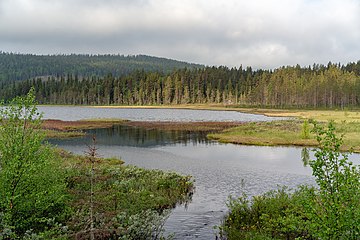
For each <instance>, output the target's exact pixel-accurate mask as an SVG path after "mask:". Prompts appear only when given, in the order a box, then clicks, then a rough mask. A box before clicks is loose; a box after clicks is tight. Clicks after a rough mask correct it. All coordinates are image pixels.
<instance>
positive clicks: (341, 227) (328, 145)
mask: <svg viewBox="0 0 360 240" xmlns="http://www.w3.org/2000/svg"><path fill="white" fill-rule="evenodd" d="M313 132H314V133H315V134H316V136H317V141H318V144H319V148H318V149H317V150H315V157H316V159H315V160H311V161H309V164H310V166H311V168H312V170H313V176H314V177H315V180H316V183H317V185H318V187H317V188H315V187H310V186H300V187H299V188H298V189H297V190H296V191H294V192H291V191H288V190H287V189H286V188H282V189H279V190H277V191H270V192H267V193H265V194H263V195H260V196H255V197H253V198H252V199H251V201H250V200H249V199H248V198H247V196H245V195H244V196H242V197H240V198H238V199H233V198H230V200H229V202H228V207H229V210H230V211H229V213H228V215H227V216H226V218H225V221H224V223H223V225H222V226H221V227H220V228H219V229H220V232H219V234H220V238H222V239H256V238H258V239H267V238H268V239H272V238H276V239H360V224H359V222H360V208H359V206H360V170H359V166H354V165H353V163H351V162H350V161H348V155H347V154H344V153H341V152H340V146H341V144H342V138H341V137H340V138H339V137H337V136H336V134H335V127H334V124H333V123H332V122H330V123H329V125H328V127H327V128H324V127H321V126H319V125H318V124H317V123H314V129H313Z"/></svg>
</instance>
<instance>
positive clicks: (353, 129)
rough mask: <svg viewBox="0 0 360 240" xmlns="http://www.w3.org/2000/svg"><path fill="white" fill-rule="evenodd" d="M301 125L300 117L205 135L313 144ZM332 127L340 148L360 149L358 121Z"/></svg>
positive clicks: (241, 140)
mask: <svg viewBox="0 0 360 240" xmlns="http://www.w3.org/2000/svg"><path fill="white" fill-rule="evenodd" d="M303 126H304V121H301V120H288V121H273V122H258V123H243V124H241V125H240V126H238V127H235V128H230V129H226V130H224V131H222V132H220V133H212V134H208V138H210V139H213V140H217V141H220V142H224V143H235V144H244V145H258V146H277V145H281V146H288V145H292V146H316V145H317V142H316V139H315V136H314V135H313V134H309V138H308V139H306V138H305V137H304V136H303ZM335 126H336V133H337V134H339V135H343V136H344V144H343V146H342V150H343V151H349V150H353V151H354V152H360V122H356V121H355V122H346V121H342V122H337V123H335ZM309 127H310V128H311V124H310V126H309ZM309 130H310V129H309Z"/></svg>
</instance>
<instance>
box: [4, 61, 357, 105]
mask: <svg viewBox="0 0 360 240" xmlns="http://www.w3.org/2000/svg"><path fill="white" fill-rule="evenodd" d="M32 86H34V87H35V90H36V98H37V100H38V101H39V103H42V104H74V105H82V104H84V105H171V104H195V103H196V104H204V103H206V104H213V103H215V104H225V105H243V106H257V107H273V108H289V107H290V108H342V109H343V108H347V107H350V108H351V107H358V106H359V105H360V61H358V62H357V63H349V64H347V65H340V64H333V63H329V64H327V65H319V64H314V65H313V66H308V67H300V66H299V65H296V66H286V67H285V66H284V67H280V68H278V69H275V70H261V69H258V70H253V69H252V68H251V67H246V68H243V67H242V66H240V67H239V68H228V67H225V66H219V67H214V66H213V67H201V68H180V69H174V70H173V71H171V72H169V73H166V72H163V71H145V70H144V69H142V70H134V71H132V72H130V73H128V74H124V75H121V76H115V75H114V74H112V73H107V74H106V75H104V76H100V75H98V76H96V75H93V76H84V75H79V74H72V73H66V74H61V75H60V74H54V75H51V76H48V77H47V78H32V79H27V80H25V81H18V82H12V83H11V84H3V86H2V88H1V90H0V97H1V98H2V99H4V100H5V101H6V100H8V99H12V98H13V97H15V96H22V95H25V94H26V93H27V92H28V91H29V89H30V88H31V87H32Z"/></svg>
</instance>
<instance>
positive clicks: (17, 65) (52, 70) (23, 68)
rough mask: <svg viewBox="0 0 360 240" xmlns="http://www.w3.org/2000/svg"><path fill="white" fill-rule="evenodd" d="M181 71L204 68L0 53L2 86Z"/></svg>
mask: <svg viewBox="0 0 360 240" xmlns="http://www.w3.org/2000/svg"><path fill="white" fill-rule="evenodd" d="M184 67H187V68H201V67H203V66H202V65H200V64H191V63H186V62H181V61H176V60H172V59H166V58H159V57H152V56H146V55H128V56H125V55H111V54H107V55H89V54H70V55H65V54H58V55H34V54H20V53H7V52H1V51H0V83H1V84H2V85H6V84H9V83H11V82H13V81H19V80H26V79H31V78H37V77H45V78H46V77H47V76H60V75H63V74H65V73H66V74H72V75H75V74H77V75H79V76H105V75H106V74H108V73H111V74H113V75H114V76H122V75H126V74H129V73H131V72H133V71H134V70H136V69H144V70H145V71H148V72H150V71H162V72H165V73H169V72H171V71H173V70H174V69H177V68H184Z"/></svg>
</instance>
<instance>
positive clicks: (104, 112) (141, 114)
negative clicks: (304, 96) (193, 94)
mask: <svg viewBox="0 0 360 240" xmlns="http://www.w3.org/2000/svg"><path fill="white" fill-rule="evenodd" d="M38 109H39V111H40V112H44V119H59V120H67V121H75V120H82V119H94V118H118V119H127V120H131V121H173V122H195V121H198V122H201V121H209V122H239V121H241V122H248V121H271V120H275V119H279V118H272V117H266V116H263V115H255V114H248V113H241V112H236V111H212V110H190V109H143V108H141V109H138V108H106V107H105V108H94V107H80V106H73V107H71V106H39V107H38Z"/></svg>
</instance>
